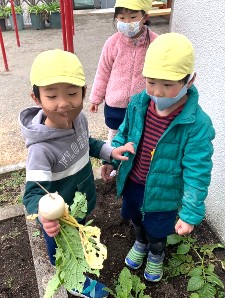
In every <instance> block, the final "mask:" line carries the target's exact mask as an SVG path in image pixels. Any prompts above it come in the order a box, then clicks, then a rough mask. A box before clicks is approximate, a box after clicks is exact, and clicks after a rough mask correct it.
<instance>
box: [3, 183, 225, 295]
mask: <svg viewBox="0 0 225 298" xmlns="http://www.w3.org/2000/svg"><path fill="white" fill-rule="evenodd" d="M120 207H121V200H120V199H118V200H116V199H115V183H114V182H112V183H109V184H98V185H97V206H96V208H95V210H94V212H93V213H92V215H91V216H90V218H92V219H94V221H93V225H95V226H98V227H99V228H100V229H101V233H102V234H101V242H103V243H104V244H105V245H106V246H107V248H108V258H107V260H106V261H105V263H104V268H103V269H102V270H101V272H100V277H99V278H98V280H99V281H101V282H103V283H105V284H106V285H107V286H108V287H109V288H111V289H114V288H115V281H116V280H117V279H118V276H119V273H120V272H121V270H122V269H123V268H124V258H125V256H126V254H127V252H128V251H129V249H130V248H131V246H132V244H133V242H134V235H133V230H132V227H131V225H130V223H129V221H126V220H124V219H122V218H121V216H120ZM0 231H1V232H0V241H1V243H0V247H1V252H0V263H1V273H0V297H1V298H11V297H16V298H26V297H27V298H28V297H29V298H30V297H32V298H36V297H37V298H38V289H37V284H36V278H35V272H34V267H33V261H32V255H31V251H30V246H29V239H28V234H27V231H26V224H25V219H24V217H17V218H14V219H12V220H7V221H4V222H0ZM192 237H194V238H195V239H197V243H198V245H203V244H213V243H214V244H215V243H219V242H220V241H219V239H218V238H217V236H216V234H215V233H214V232H213V231H212V230H211V229H210V227H209V225H208V224H207V222H206V221H203V223H202V224H201V225H199V226H198V227H196V228H195V230H194V232H193V233H192ZM44 249H45V248H44ZM172 251H173V249H172V248H171V247H170V246H169V247H168V248H167V251H166V255H167V257H166V258H167V259H168V257H169V256H170V254H171V252H172ZM214 253H215V255H216V257H217V258H219V259H222V260H225V252H224V250H222V249H216V250H215V251H214ZM214 265H215V266H216V273H217V275H218V276H219V278H220V279H221V281H222V282H223V284H225V274H224V271H222V269H221V266H219V265H217V263H215V264H214ZM143 272H144V266H142V267H141V268H140V269H138V270H136V271H135V272H134V271H133V272H132V273H133V274H136V275H137V276H139V277H140V278H141V280H142V282H144V283H145V285H146V290H145V294H146V295H149V297H151V298H174V297H175V298H176V297H178V298H184V297H190V293H188V292H187V290H186V289H187V282H188V278H185V277H184V276H179V277H175V278H170V279H168V280H167V281H166V280H165V279H163V280H162V281H161V282H159V283H155V284H150V283H148V282H146V281H145V280H144V278H143ZM68 295H69V298H72V297H74V296H71V295H70V294H68ZM221 297H222V296H221ZM109 298H112V297H109Z"/></svg>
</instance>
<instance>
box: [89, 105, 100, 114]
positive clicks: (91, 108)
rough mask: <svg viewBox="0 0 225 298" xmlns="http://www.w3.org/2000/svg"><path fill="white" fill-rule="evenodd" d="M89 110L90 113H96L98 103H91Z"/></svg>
mask: <svg viewBox="0 0 225 298" xmlns="http://www.w3.org/2000/svg"><path fill="white" fill-rule="evenodd" d="M89 110H90V112H91V113H97V112H98V105H96V104H94V103H92V104H91V106H90V109H89Z"/></svg>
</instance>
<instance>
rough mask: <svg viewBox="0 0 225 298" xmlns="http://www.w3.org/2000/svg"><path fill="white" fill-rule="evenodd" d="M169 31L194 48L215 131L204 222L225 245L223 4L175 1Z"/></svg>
mask: <svg viewBox="0 0 225 298" xmlns="http://www.w3.org/2000/svg"><path fill="white" fill-rule="evenodd" d="M170 31H172V32H178V33H183V34H185V35H186V36H187V37H188V38H189V39H190V40H191V41H192V43H193V45H194V48H195V56H196V65H195V71H196V72H197V79H196V83H195V85H196V87H197V88H198V90H199V94H200V100H199V103H200V105H201V106H202V107H203V109H204V110H205V111H206V112H207V113H208V114H209V115H210V117H211V119H212V121H213V124H214V127H215V130H216V138H215V140H214V156H213V163H214V166H213V171H212V182H211V185H210V188H209V194H208V198H207V200H206V206H207V208H206V211H207V219H208V220H209V221H210V222H211V224H212V226H213V227H214V228H215V230H216V231H217V232H218V234H219V235H220V237H221V238H222V241H223V242H225V229H224V226H225V1H219V0H215V1H212V0H204V1H200V0H194V1H193V0H187V1H183V0H174V2H173V5H172V16H171V20H170Z"/></svg>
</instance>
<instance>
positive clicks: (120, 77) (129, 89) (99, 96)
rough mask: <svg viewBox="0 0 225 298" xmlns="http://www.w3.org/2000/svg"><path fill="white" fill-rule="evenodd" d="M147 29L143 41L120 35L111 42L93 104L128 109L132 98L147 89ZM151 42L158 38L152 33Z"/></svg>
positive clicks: (106, 48)
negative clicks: (144, 73)
mask: <svg viewBox="0 0 225 298" xmlns="http://www.w3.org/2000/svg"><path fill="white" fill-rule="evenodd" d="M147 30H149V29H147V27H146V26H145V31H144V32H143V34H141V36H140V37H138V38H137V39H135V40H133V39H131V38H128V37H126V36H124V35H123V34H122V33H120V32H117V33H115V34H113V35H112V36H111V37H109V38H108V39H107V41H106V42H105V44H104V47H103V49H102V53H101V57H100V60H99V63H98V68H97V72H96V75H95V79H94V84H93V87H92V90H91V94H90V101H91V103H94V104H98V105H99V104H101V103H102V102H103V101H104V100H105V102H106V103H107V105H109V106H110V107H116V108H126V107H127V105H128V103H129V100H130V96H131V95H133V94H135V93H139V92H141V91H142V90H143V89H145V78H144V77H143V75H142V70H143V66H144V59H145V54H146V51H147V48H148V46H146V34H147ZM149 35H150V42H152V41H153V40H154V39H155V38H156V37H157V36H158V35H157V34H156V33H154V32H152V31H150V30H149Z"/></svg>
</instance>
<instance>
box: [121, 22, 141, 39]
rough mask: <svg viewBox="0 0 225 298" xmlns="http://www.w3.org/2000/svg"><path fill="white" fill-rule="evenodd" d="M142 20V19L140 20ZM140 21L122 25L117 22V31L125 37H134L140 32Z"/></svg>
mask: <svg viewBox="0 0 225 298" xmlns="http://www.w3.org/2000/svg"><path fill="white" fill-rule="evenodd" d="M141 20H142V19H141ZM141 20H140V21H138V22H132V23H124V22H121V21H117V24H116V26H117V30H118V31H119V32H121V33H122V34H123V35H125V36H127V37H134V36H135V35H137V34H138V33H139V32H140V22H141Z"/></svg>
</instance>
